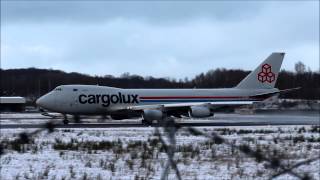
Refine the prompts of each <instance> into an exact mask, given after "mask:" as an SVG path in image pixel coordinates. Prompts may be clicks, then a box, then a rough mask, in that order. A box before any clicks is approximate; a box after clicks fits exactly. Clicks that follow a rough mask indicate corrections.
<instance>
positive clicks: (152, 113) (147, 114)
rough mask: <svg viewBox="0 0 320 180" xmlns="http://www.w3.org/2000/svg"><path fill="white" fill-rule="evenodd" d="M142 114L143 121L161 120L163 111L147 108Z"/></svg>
mask: <svg viewBox="0 0 320 180" xmlns="http://www.w3.org/2000/svg"><path fill="white" fill-rule="evenodd" d="M142 116H143V119H144V120H145V121H148V122H152V121H153V120H162V118H163V113H162V111H160V110H156V109H148V110H144V111H143V115H142Z"/></svg>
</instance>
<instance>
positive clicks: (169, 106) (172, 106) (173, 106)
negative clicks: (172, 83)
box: [128, 101, 256, 110]
mask: <svg viewBox="0 0 320 180" xmlns="http://www.w3.org/2000/svg"><path fill="white" fill-rule="evenodd" d="M254 102H256V101H228V102H196V103H194V102H193V103H172V104H157V105H138V106H130V107H128V109H130V110H146V109H161V108H164V109H167V110H168V109H169V110H174V109H181V108H188V107H191V106H201V105H204V106H209V107H210V108H212V109H215V108H219V107H221V106H241V105H251V104H253V103H254Z"/></svg>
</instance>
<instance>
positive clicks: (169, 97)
mask: <svg viewBox="0 0 320 180" xmlns="http://www.w3.org/2000/svg"><path fill="white" fill-rule="evenodd" d="M240 98H248V97H244V96H148V97H140V99H240Z"/></svg>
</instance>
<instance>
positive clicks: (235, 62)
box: [1, 1, 319, 78]
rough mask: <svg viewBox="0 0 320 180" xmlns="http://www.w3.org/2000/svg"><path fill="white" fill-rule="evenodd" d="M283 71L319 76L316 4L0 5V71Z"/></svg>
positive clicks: (183, 74)
mask: <svg viewBox="0 0 320 180" xmlns="http://www.w3.org/2000/svg"><path fill="white" fill-rule="evenodd" d="M274 51H277V52H282V51H283V52H286V57H285V61H284V65H283V68H284V69H286V70H294V64H295V63H296V62H297V61H302V62H303V63H305V64H306V65H307V66H309V67H310V68H311V69H312V70H313V71H316V70H319V1H281V2H274V1H263V2H256V1H243V2H235V1H227V2H222V1H215V2H208V1H203V2H197V1H185V2H184V1H175V2H168V1H162V2H147V1H133V2H128V1H122V2H103V1H95V2H89V1H76V2H73V1H58V2H50V1H42V2H41V1H30V2H23V1H13V2H10V1H1V68H3V69H9V68H27V67H37V68H52V69H60V70H64V71H67V72H74V71H75V72H80V73H86V74H90V75H106V74H110V75H114V76H119V75H121V74H122V73H124V72H129V73H130V74H138V75H142V76H149V75H151V76H155V77H171V78H184V77H189V78H192V77H194V76H195V75H197V74H199V73H201V72H206V71H208V70H210V69H215V68H220V67H224V68H227V69H231V68H233V69H234V68H238V69H239V68H241V69H245V70H252V69H253V68H255V67H256V66H257V65H258V64H259V63H260V62H261V61H262V60H264V59H265V58H266V57H267V56H268V55H269V54H270V53H271V52H274Z"/></svg>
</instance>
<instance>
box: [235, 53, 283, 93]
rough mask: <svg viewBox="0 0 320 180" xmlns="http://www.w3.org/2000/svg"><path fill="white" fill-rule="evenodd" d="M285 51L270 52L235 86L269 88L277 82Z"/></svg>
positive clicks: (241, 87)
mask: <svg viewBox="0 0 320 180" xmlns="http://www.w3.org/2000/svg"><path fill="white" fill-rule="evenodd" d="M284 54H285V53H272V54H271V55H270V56H269V57H268V58H267V59H266V60H264V61H263V62H262V63H261V64H260V65H259V66H258V67H257V68H256V69H255V70H254V71H252V72H251V73H250V74H249V75H248V76H247V77H245V78H244V79H243V80H242V81H241V82H240V83H239V84H238V85H237V86H236V88H240V89H270V88H274V85H275V84H276V82H277V79H278V74H279V71H280V67H281V64H282V61H283V58H284Z"/></svg>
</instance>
